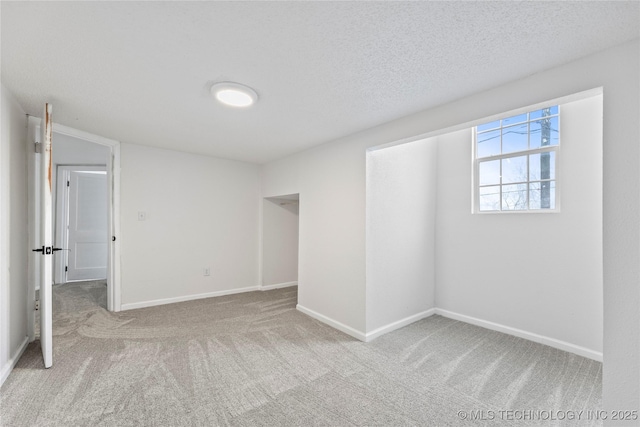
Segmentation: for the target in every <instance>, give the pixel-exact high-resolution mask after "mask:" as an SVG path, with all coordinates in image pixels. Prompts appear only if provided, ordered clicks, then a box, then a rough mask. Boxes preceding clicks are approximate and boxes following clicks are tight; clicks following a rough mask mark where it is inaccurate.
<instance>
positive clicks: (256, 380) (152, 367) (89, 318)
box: [0, 282, 602, 426]
mask: <svg viewBox="0 0 640 427" xmlns="http://www.w3.org/2000/svg"><path fill="white" fill-rule="evenodd" d="M296 300H297V290H296V288H285V289H280V290H274V291H268V292H251V293H246V294H238V295H231V296H225V297H218V298H210V299H203V300H196V301H189V302H184V303H178V304H171V305H165V306H158V307H151V308H145V309H139V310H132V311H126V312H121V313H109V312H107V311H106V310H105V309H104V306H105V303H106V286H105V285H104V283H100V282H88V283H77V284H66V285H62V286H56V287H54V313H55V315H54V366H53V367H52V368H51V369H47V370H45V369H43V364H42V358H41V355H40V349H39V343H38V342H37V341H36V342H34V343H31V344H30V345H29V347H28V349H27V350H26V352H25V354H24V355H23V357H22V358H21V359H20V361H19V362H18V364H17V366H16V367H15V369H14V371H13V372H12V373H11V375H10V376H9V378H8V379H7V380H6V382H5V384H4V385H3V386H2V389H0V393H1V397H0V425H3V426H32V425H43V426H46V425H56V426H134V425H135V426H138V425H142V426H145V425H148V426H182V425H185V426H200V425H202V426H215V425H237V426H254V425H269V426H311V425H324V426H351V425H361V426H365V425H366V426H374V425H376V426H378V425H379V426H404V425H407V426H409V425H416V426H417V425H420V426H449V425H450V426H457V425H491V426H495V425H580V426H584V425H599V424H600V422H599V421H597V420H593V419H588V413H587V411H597V410H599V409H600V408H601V372H602V365H601V363H598V362H594V361H591V360H589V359H585V358H582V357H579V356H576V355H574V354H571V353H566V352H563V351H560V350H556V349H553V348H550V347H547V346H544V345H540V344H536V343H533V342H530V341H526V340H523V339H519V338H515V337H512V336H509V335H505V334H501V333H498V332H493V331H489V330H486V329H482V328H479V327H476V326H471V325H468V324H465V323H462V322H458V321H454V320H450V319H446V318H444V317H441V316H432V317H430V318H428V319H424V320H422V321H419V322H416V323H414V324H412V325H410V326H407V327H405V328H402V329H400V330H397V331H395V332H392V333H390V334H387V335H384V336H382V337H380V338H378V339H377V340H375V341H373V342H370V343H362V342H359V341H357V340H355V339H353V338H351V337H349V336H347V335H345V334H343V333H341V332H339V331H336V330H334V329H332V328H330V327H328V326H326V325H324V324H322V323H320V322H317V321H315V320H313V319H311V318H309V317H307V316H306V315H304V314H302V313H300V312H298V311H296V309H295V305H296ZM563 411H566V412H563ZM571 411H576V412H575V413H573V412H571ZM579 411H585V412H583V413H582V415H581V418H580V419H575V420H572V421H570V420H568V419H567V418H569V417H571V415H570V414H572V413H573V414H574V415H573V416H574V417H576V418H577V417H578V414H579ZM522 418H525V419H524V420H522ZM563 418H564V419H563Z"/></svg>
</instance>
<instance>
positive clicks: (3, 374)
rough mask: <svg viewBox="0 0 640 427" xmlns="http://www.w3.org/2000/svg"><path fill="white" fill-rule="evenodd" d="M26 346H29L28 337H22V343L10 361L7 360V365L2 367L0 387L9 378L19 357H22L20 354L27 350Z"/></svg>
mask: <svg viewBox="0 0 640 427" xmlns="http://www.w3.org/2000/svg"><path fill="white" fill-rule="evenodd" d="M27 345H29V337H24V341H22V343H21V344H20V345H19V346H18V348H17V349H16V351H15V352H14V353H13V355H12V357H11V359H9V360H7V363H5V364H4V366H3V367H2V371H0V386H2V384H4V381H5V380H6V379H7V378H8V377H9V374H10V373H11V371H13V368H14V366H16V363H18V360H20V356H22V353H24V351H25V350H26V349H27Z"/></svg>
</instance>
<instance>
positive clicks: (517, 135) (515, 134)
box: [502, 123, 529, 153]
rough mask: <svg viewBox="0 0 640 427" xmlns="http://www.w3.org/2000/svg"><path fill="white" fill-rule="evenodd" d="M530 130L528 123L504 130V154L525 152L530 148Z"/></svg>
mask: <svg viewBox="0 0 640 427" xmlns="http://www.w3.org/2000/svg"><path fill="white" fill-rule="evenodd" d="M528 140H529V129H528V126H527V123H523V124H520V125H515V126H509V127H506V128H502V152H503V153H513V152H514V151H524V150H526V149H527V148H528V147H527V146H528V145H529V144H528Z"/></svg>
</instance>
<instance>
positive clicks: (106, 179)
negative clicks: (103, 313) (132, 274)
mask: <svg viewBox="0 0 640 427" xmlns="http://www.w3.org/2000/svg"><path fill="white" fill-rule="evenodd" d="M28 128H29V141H32V142H39V138H38V136H37V135H39V134H40V119H38V118H35V117H29V127H28ZM52 139H53V144H52V163H53V172H54V173H52V181H53V182H52V187H53V189H54V191H53V192H52V193H53V200H52V202H53V203H52V205H53V209H52V210H53V212H52V214H53V219H54V239H55V240H54V243H55V244H54V246H56V247H58V248H63V249H71V250H70V251H67V250H65V251H59V252H57V253H56V255H55V259H54V275H53V283H55V284H64V283H67V282H72V281H77V280H89V282H86V283H88V284H89V285H92V286H94V287H96V286H98V287H101V290H100V292H102V293H103V294H104V293H105V288H106V295H104V298H101V300H105V299H106V302H103V303H101V304H100V305H102V306H103V307H105V308H106V309H107V310H109V311H120V262H119V258H120V256H119V253H120V242H119V240H118V237H119V235H120V219H119V217H120V215H119V210H120V143H119V142H118V141H114V140H111V139H107V138H103V137H101V136H97V135H93V134H90V133H87V132H83V131H79V130H76V129H73V128H69V127H67V126H62V125H58V124H55V123H54V124H53V138H52ZM39 163H40V156H39V155H37V154H35V152H34V153H33V154H32V155H31V157H30V161H29V162H28V167H29V171H28V175H29V222H30V227H29V234H30V236H29V241H30V244H31V245H33V247H36V246H37V245H38V242H37V240H38V238H37V237H38V232H37V227H38V225H39V222H38V218H39V215H40V200H39V198H38V197H36V195H37V194H39V191H40V190H39V183H38V179H36V178H37V171H39V170H40V167H39ZM67 181H69V185H70V189H71V190H72V188H71V186H72V185H73V183H75V184H76V188H81V190H80V192H81V194H80V195H81V196H82V195H83V194H84V196H85V198H84V200H82V199H81V200H80V203H81V204H84V205H82V206H78V205H77V204H76V206H75V208H73V209H74V210H75V215H76V217H75V218H70V217H72V216H73V215H72V212H71V210H72V209H69V207H68V206H67V208H66V209H67V211H66V213H65V212H62V211H63V210H64V209H63V206H65V205H66V203H59V202H64V200H61V199H64V198H65V197H68V195H69V194H67V196H65V192H64V191H60V187H61V186H63V185H66V182H67ZM98 187H100V188H101V190H100V192H99V194H98V193H96V190H97V188H98ZM87 197H88V198H87ZM92 198H93V199H95V200H93V201H91V203H87V202H88V201H90V199H92ZM95 202H99V203H97V204H96V203H95ZM58 206H60V209H61V211H60V212H59V211H58V210H59V209H58ZM77 214H80V215H81V217H78V216H77ZM67 220H70V221H73V220H75V221H76V222H77V221H80V227H78V228H77V230H76V231H81V232H82V233H84V231H85V230H84V229H86V226H87V225H93V226H94V228H95V226H96V224H98V223H103V224H104V227H103V231H102V232H101V233H100V234H101V236H100V238H99V239H96V236H95V234H96V233H95V232H94V236H90V235H87V234H86V233H85V234H84V235H78V234H76V236H70V235H69V234H72V233H67V234H66V237H65V233H63V232H62V231H63V227H66V226H67V225H69V224H70V222H67ZM65 222H67V224H65ZM92 223H93V224H92ZM63 224H64V225H63ZM70 231H71V230H70ZM94 231H95V230H94ZM82 233H80V234H82ZM89 234H90V233H89ZM69 238H71V240H72V243H73V241H74V239H75V241H77V242H79V243H81V246H83V248H82V249H83V250H82V251H80V250H79V249H78V248H76V250H73V248H70V247H69V246H68V243H69V241H68V239H69ZM74 256H76V257H75V258H74ZM98 259H99V260H100V261H99V262H98V261H96V260H98ZM40 262H41V259H40V257H36V256H33V257H30V260H29V264H30V265H29V290H28V305H29V306H31V307H33V305H34V304H35V301H36V295H37V293H36V291H37V290H38V287H39V286H38V285H37V284H39V283H40V268H39V263H40ZM73 262H75V264H73ZM69 267H75V270H76V271H75V272H72V275H71V276H68V273H69V270H70V268H69ZM88 267H92V268H93V271H92V272H90V270H91V268H88ZM65 270H66V271H65ZM78 283H79V282H78ZM62 286H64V285H62ZM32 314H33V315H30V316H29V318H28V332H29V338H30V340H31V341H33V340H34V339H35V335H36V324H35V320H36V316H35V314H36V312H35V311H33V312H32Z"/></svg>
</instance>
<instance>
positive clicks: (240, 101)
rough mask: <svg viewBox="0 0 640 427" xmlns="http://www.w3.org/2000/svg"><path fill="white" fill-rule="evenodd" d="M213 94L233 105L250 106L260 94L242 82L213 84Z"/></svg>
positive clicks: (219, 99)
mask: <svg viewBox="0 0 640 427" xmlns="http://www.w3.org/2000/svg"><path fill="white" fill-rule="evenodd" d="M211 95H213V96H214V97H215V98H216V99H217V100H218V101H220V102H222V103H223V104H225V105H229V106H231V107H249V106H251V105H253V104H254V103H255V102H256V101H257V100H258V94H257V93H256V91H255V90H253V89H251V88H250V87H249V86H245V85H241V84H240V83H233V82H221V83H216V84H214V85H213V86H211Z"/></svg>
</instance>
